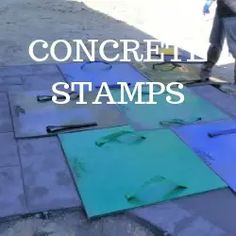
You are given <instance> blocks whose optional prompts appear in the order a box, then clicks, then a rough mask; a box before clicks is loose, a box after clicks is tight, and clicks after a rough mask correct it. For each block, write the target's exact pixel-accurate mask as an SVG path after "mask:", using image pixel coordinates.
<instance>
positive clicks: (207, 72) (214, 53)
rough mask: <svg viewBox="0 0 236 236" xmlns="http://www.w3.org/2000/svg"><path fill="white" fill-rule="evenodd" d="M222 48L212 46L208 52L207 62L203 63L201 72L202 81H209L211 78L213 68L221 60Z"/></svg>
mask: <svg viewBox="0 0 236 236" xmlns="http://www.w3.org/2000/svg"><path fill="white" fill-rule="evenodd" d="M220 53H221V48H218V47H215V46H213V45H211V46H210V47H209V49H208V52H207V61H206V62H204V63H203V65H202V67H201V71H200V78H201V80H208V79H209V78H210V77H211V72H212V68H213V67H214V66H215V64H216V62H217V61H218V60H219V57H220Z"/></svg>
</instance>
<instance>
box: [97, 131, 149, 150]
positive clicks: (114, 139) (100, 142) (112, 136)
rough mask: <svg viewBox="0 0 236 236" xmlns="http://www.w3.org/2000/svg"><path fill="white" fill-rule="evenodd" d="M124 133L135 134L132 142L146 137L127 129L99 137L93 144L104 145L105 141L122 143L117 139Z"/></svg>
mask: <svg viewBox="0 0 236 236" xmlns="http://www.w3.org/2000/svg"><path fill="white" fill-rule="evenodd" d="M124 135H134V136H135V140H134V141H133V142H137V141H144V140H145V139H146V137H144V136H142V135H138V134H137V133H135V132H133V131H128V130H122V131H119V132H116V133H113V134H110V135H107V136H104V137H101V138H100V139H98V140H97V141H96V142H95V144H96V146H98V147H102V146H103V145H105V144H106V143H110V142H119V143H122V142H121V141H119V140H118V139H119V138H120V137H122V136H124Z"/></svg>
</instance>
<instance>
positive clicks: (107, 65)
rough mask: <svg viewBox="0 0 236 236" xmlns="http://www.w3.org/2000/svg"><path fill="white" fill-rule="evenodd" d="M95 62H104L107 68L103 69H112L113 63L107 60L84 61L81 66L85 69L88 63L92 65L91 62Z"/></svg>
mask: <svg viewBox="0 0 236 236" xmlns="http://www.w3.org/2000/svg"><path fill="white" fill-rule="evenodd" d="M95 63H103V64H104V65H106V67H105V69H102V70H111V69H112V64H111V63H109V62H106V61H86V62H85V63H83V64H82V65H81V66H80V69H81V70H83V71H84V70H85V69H86V66H87V65H91V64H95Z"/></svg>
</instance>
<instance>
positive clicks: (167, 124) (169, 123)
mask: <svg viewBox="0 0 236 236" xmlns="http://www.w3.org/2000/svg"><path fill="white" fill-rule="evenodd" d="M198 121H202V117H198V118H196V119H193V120H191V121H186V120H183V119H172V120H165V121H160V125H162V126H165V127H170V126H173V125H189V124H193V123H195V122H198Z"/></svg>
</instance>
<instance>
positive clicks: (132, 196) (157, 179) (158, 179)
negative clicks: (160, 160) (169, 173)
mask: <svg viewBox="0 0 236 236" xmlns="http://www.w3.org/2000/svg"><path fill="white" fill-rule="evenodd" d="M160 183H164V184H172V185H173V188H172V189H171V190H168V191H167V192H166V193H165V194H164V195H162V196H161V197H170V196H171V195H173V194H176V193H178V192H180V191H183V190H186V189H187V188H188V187H187V186H185V185H182V184H177V183H175V182H174V181H172V180H168V179H167V178H166V177H164V176H160V175H156V176H154V177H152V178H151V179H149V180H147V181H145V182H144V183H143V184H142V185H141V186H140V187H139V188H138V189H137V190H136V191H135V192H134V193H128V194H125V198H126V200H127V201H128V202H132V201H135V200H138V201H140V200H141V199H140V198H139V197H138V195H139V193H143V192H144V191H145V190H146V189H147V188H148V186H150V185H151V184H157V187H156V188H158V184H160Z"/></svg>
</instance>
